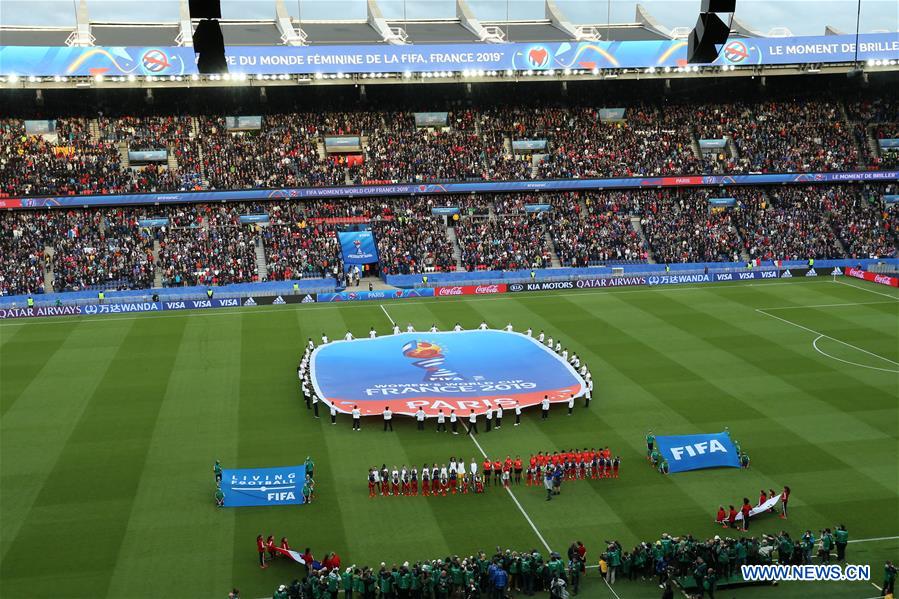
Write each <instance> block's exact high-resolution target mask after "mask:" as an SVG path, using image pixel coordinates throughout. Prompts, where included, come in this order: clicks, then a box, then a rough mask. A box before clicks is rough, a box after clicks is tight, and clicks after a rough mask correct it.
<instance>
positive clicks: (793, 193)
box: [0, 184, 899, 295]
mask: <svg viewBox="0 0 899 599" xmlns="http://www.w3.org/2000/svg"><path fill="white" fill-rule="evenodd" d="M895 191H896V186H895V185H893V184H878V185H867V186H858V185H830V186H825V187H821V186H813V185H799V186H783V187H777V188H773V189H768V188H764V187H737V188H732V189H729V190H728V195H731V196H733V198H734V201H735V205H734V206H733V207H731V208H729V209H713V208H712V207H710V204H709V198H710V197H714V196H716V195H720V192H719V191H718V190H708V189H703V188H689V189H659V190H627V191H606V192H584V193H540V194H508V195H503V194H477V195H464V196H460V195H447V196H439V197H397V198H391V197H387V198H360V199H346V200H317V201H309V202H302V203H300V202H289V201H283V200H277V201H272V202H235V203H227V204H221V203H218V204H185V205H168V206H154V207H142V206H139V207H121V208H91V209H67V210H53V211H43V212H27V211H26V212H8V211H7V212H2V213H0V224H2V229H0V231H2V236H0V241H2V244H3V245H2V248H3V250H4V251H3V259H2V264H0V268H2V271H0V277H2V287H0V289H2V294H4V295H18V294H23V293H29V292H30V293H41V292H42V291H50V289H48V288H47V287H46V282H47V281H48V280H51V281H52V282H53V287H52V290H55V291H70V290H73V291H75V290H83V289H94V288H100V287H103V288H107V289H147V288H150V287H153V286H154V284H155V282H156V281H157V276H156V275H157V274H158V275H159V277H158V279H159V280H161V281H162V284H163V285H164V286H166V287H179V286H192V285H210V284H212V285H223V284H229V283H240V282H244V283H251V282H257V281H265V280H272V281H282V280H290V279H301V278H322V277H335V276H336V275H337V273H339V272H341V271H342V266H341V256H340V247H339V244H338V243H337V236H336V235H337V230H338V227H341V226H344V225H348V224H352V225H359V224H361V225H368V226H370V227H371V228H372V230H373V232H374V236H375V239H376V241H377V244H378V250H379V253H380V256H381V261H380V264H379V268H380V275H382V276H388V275H405V274H415V273H419V274H420V273H429V272H446V271H454V270H456V269H457V268H462V269H464V270H467V271H498V270H516V269H531V268H548V267H550V266H563V267H586V266H597V265H606V266H609V265H615V264H626V263H639V262H647V261H649V262H658V263H681V262H696V263H702V262H737V263H739V262H746V261H748V260H807V259H808V258H838V257H847V258H873V257H892V256H895V255H896V247H897V241H899V238H897V226H899V222H897V215H896V211H895V210H894V209H890V208H888V207H885V206H884V205H883V203H882V201H881V197H882V196H884V195H889V194H891V193H895ZM533 204H541V205H548V206H549V209H548V210H547V211H540V212H527V206H528V205H533ZM435 207H452V208H458V209H459V215H458V219H457V220H453V219H449V218H447V220H444V217H440V216H432V215H431V211H432V209H433V208H435ZM246 215H254V216H263V217H268V221H269V222H268V223H267V224H257V223H253V224H246V223H242V222H241V216H246ZM145 218H152V219H159V218H162V219H168V224H167V225H164V226H152V227H150V226H141V224H140V221H141V219H145ZM454 239H455V243H454V241H453V240H454ZM157 244H158V257H157V258H155V259H154V250H156V249H157V248H156V245H157ZM257 249H258V251H257ZM260 254H261V255H262V256H264V259H265V264H264V266H265V268H264V270H260V268H259V264H260V262H259V261H260ZM456 254H458V260H457V256H456ZM556 261H557V262H556ZM45 265H46V267H47V269H48V270H49V271H51V272H52V276H51V275H49V273H45V272H44V271H45Z"/></svg>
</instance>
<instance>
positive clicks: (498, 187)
mask: <svg viewBox="0 0 899 599" xmlns="http://www.w3.org/2000/svg"><path fill="white" fill-rule="evenodd" d="M897 180H899V171H896V170H884V171H852V172H842V173H781V174H774V173H772V174H753V175H683V176H665V177H617V178H609V179H547V180H539V181H532V180H528V181H482V182H477V183H395V184H388V185H346V186H341V187H291V188H279V189H235V190H227V191H187V192H180V191H178V192H165V193H129V194H94V195H82V196H49V197H48V196H26V197H20V198H0V208H56V207H63V206H77V207H82V206H117V205H122V204H175V203H188V202H246V201H249V200H264V199H269V200H281V199H284V198H291V199H311V198H342V197H359V196H365V197H375V196H391V195H417V194H421V195H430V194H452V193H504V192H511V191H519V192H527V193H534V192H541V191H582V190H588V189H612V188H614V189H638V188H640V189H645V188H648V187H691V186H725V187H729V186H732V185H770V184H808V183H846V182H850V181H870V182H875V181H876V182H890V181H897Z"/></svg>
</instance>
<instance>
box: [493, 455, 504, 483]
mask: <svg viewBox="0 0 899 599" xmlns="http://www.w3.org/2000/svg"><path fill="white" fill-rule="evenodd" d="M502 477H503V463H502V462H500V461H499V460H494V462H493V483H494V484H497V485H498V484H500V480H501V479H502Z"/></svg>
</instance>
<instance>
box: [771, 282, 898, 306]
mask: <svg viewBox="0 0 899 599" xmlns="http://www.w3.org/2000/svg"><path fill="white" fill-rule="evenodd" d="M853 287H854V285H853ZM895 303H896V302H854V303H850V304H815V305H811V306H776V307H774V308H759V310H798V309H804V308H839V307H842V306H876V305H878V304H895Z"/></svg>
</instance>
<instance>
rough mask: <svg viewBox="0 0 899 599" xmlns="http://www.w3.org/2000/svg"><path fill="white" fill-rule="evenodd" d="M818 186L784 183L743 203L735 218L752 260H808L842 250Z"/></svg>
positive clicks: (759, 192) (834, 253) (828, 255)
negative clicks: (827, 216)
mask: <svg viewBox="0 0 899 599" xmlns="http://www.w3.org/2000/svg"><path fill="white" fill-rule="evenodd" d="M820 191H822V190H819V189H816V188H807V187H800V188H792V187H783V188H780V189H777V190H773V191H771V192H770V193H769V194H768V197H770V198H771V199H770V202H769V201H768V200H767V197H766V196H765V195H764V194H763V193H762V192H761V191H758V192H757V194H758V197H756V198H754V201H747V202H743V203H741V205H740V207H739V209H738V210H737V211H736V214H735V220H736V222H737V227H738V229H739V231H740V235H741V236H742V238H743V241H744V244H745V248H746V251H747V253H748V254H749V257H750V258H751V259H753V260H755V259H761V260H807V259H809V258H824V257H830V256H834V255H837V254H836V253H841V250H840V248H839V245H838V243H837V240H836V236H835V235H834V232H833V229H831V227H830V225H829V223H828V222H827V219H826V218H825V213H826V211H827V209H828V206H827V205H826V203H825V202H824V199H823V198H822V196H821V194H820V193H819V192H820Z"/></svg>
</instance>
